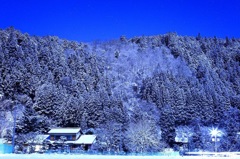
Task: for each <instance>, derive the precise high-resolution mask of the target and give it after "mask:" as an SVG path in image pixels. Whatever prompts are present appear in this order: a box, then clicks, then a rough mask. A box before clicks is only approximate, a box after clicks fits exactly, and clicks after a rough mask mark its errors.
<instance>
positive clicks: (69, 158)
mask: <svg viewBox="0 0 240 159" xmlns="http://www.w3.org/2000/svg"><path fill="white" fill-rule="evenodd" d="M209 158H214V159H239V158H240V157H239V156H236V157H206V156H183V157H181V156H105V155H69V154H68V155H63V154H51V155H48V154H30V155H25V154H24V155H21V154H0V159H209Z"/></svg>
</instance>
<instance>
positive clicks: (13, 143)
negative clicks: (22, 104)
mask: <svg viewBox="0 0 240 159" xmlns="http://www.w3.org/2000/svg"><path fill="white" fill-rule="evenodd" d="M15 130H16V107H14V108H13V135H12V153H14V151H15V149H14V148H15Z"/></svg>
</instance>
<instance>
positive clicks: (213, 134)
mask: <svg viewBox="0 0 240 159" xmlns="http://www.w3.org/2000/svg"><path fill="white" fill-rule="evenodd" d="M210 135H211V137H221V136H222V135H223V132H222V131H221V130H219V129H218V128H212V129H211V130H210Z"/></svg>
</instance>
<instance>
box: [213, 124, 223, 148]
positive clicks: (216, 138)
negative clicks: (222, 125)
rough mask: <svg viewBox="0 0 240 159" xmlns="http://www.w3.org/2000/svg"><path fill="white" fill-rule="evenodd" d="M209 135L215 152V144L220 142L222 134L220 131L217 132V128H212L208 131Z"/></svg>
mask: <svg viewBox="0 0 240 159" xmlns="http://www.w3.org/2000/svg"><path fill="white" fill-rule="evenodd" d="M210 135H211V138H212V141H213V142H214V151H215V152H217V146H216V143H217V142H219V141H220V137H221V136H222V135H223V132H222V131H221V130H218V128H212V129H211V130H210Z"/></svg>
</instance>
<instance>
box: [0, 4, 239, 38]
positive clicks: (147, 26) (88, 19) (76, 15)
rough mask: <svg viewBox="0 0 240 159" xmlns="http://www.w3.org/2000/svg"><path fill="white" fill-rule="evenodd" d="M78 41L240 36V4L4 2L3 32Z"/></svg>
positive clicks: (1, 8)
mask: <svg viewBox="0 0 240 159" xmlns="http://www.w3.org/2000/svg"><path fill="white" fill-rule="evenodd" d="M9 26H14V27H15V28H16V29H18V30H20V31H22V32H24V33H25V32H27V33H29V34H30V35H40V36H45V35H56V36H59V37H60V38H64V39H69V40H76V41H93V40H110V39H116V38H119V37H120V36H121V35H125V36H126V37H128V38H131V37H134V36H142V35H158V34H165V33H167V32H177V33H178V34H180V35H190V36H196V35H197V34H198V33H200V34H201V35H202V36H206V37H213V36H217V37H223V38H224V37H226V36H228V37H230V38H231V37H235V38H239V37H240V1H239V0H84V1H83V0H0V28H1V29H5V28H7V27H9Z"/></svg>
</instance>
